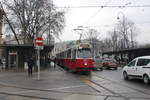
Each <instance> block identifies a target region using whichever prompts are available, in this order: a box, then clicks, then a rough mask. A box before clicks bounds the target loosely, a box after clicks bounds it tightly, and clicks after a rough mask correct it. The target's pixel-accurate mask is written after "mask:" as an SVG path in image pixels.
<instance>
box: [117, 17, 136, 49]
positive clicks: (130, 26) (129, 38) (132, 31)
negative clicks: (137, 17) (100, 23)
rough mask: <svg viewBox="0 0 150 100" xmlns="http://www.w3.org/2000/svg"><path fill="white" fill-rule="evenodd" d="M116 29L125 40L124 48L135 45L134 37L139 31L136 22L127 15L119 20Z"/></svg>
mask: <svg viewBox="0 0 150 100" xmlns="http://www.w3.org/2000/svg"><path fill="white" fill-rule="evenodd" d="M116 31H117V32H119V34H120V38H121V39H120V40H123V43H122V44H123V48H130V47H133V46H134V44H133V43H134V39H135V36H137V31H136V27H135V25H134V23H133V22H132V21H130V20H129V19H127V18H126V17H125V16H124V17H123V19H122V20H119V22H118V24H117V25H116Z"/></svg>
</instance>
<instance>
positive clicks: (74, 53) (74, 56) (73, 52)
mask: <svg viewBox="0 0 150 100" xmlns="http://www.w3.org/2000/svg"><path fill="white" fill-rule="evenodd" d="M72 59H76V50H73V51H72Z"/></svg>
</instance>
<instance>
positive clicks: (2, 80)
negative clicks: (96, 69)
mask: <svg viewBox="0 0 150 100" xmlns="http://www.w3.org/2000/svg"><path fill="white" fill-rule="evenodd" d="M40 76H41V77H40V80H37V72H36V73H35V72H34V73H33V76H32V77H28V75H27V72H17V71H16V72H15V71H14V72H13V71H7V70H5V71H1V72H0V87H1V89H0V94H1V93H2V94H9V95H13V97H14V95H16V97H14V99H12V98H10V100H20V99H19V98H23V97H24V98H26V99H23V100H30V99H29V98H30V97H31V98H35V99H31V100H45V99H48V100H103V99H104V98H105V96H99V93H98V92H96V91H95V90H93V89H92V88H91V87H89V86H88V85H86V84H85V83H83V82H82V81H81V80H79V78H78V77H76V76H75V75H74V74H71V73H68V72H65V71H63V70H62V69H61V68H59V67H56V68H49V69H47V70H44V71H41V74H40ZM22 96H23V97H22ZM6 97H7V96H6ZM0 100H1V96H0ZM8 100H9V99H8ZM21 100H22V99H21Z"/></svg>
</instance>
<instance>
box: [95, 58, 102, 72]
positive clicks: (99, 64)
mask: <svg viewBox="0 0 150 100" xmlns="http://www.w3.org/2000/svg"><path fill="white" fill-rule="evenodd" d="M94 69H95V70H101V71H102V70H103V59H101V58H95V59H94Z"/></svg>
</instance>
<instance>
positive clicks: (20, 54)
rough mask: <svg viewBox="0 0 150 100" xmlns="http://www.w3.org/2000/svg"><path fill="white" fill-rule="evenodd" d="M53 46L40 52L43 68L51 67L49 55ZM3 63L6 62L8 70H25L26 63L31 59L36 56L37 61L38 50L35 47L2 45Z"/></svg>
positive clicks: (46, 47) (45, 47)
mask: <svg viewBox="0 0 150 100" xmlns="http://www.w3.org/2000/svg"><path fill="white" fill-rule="evenodd" d="M53 47H54V46H53V45H52V46H44V48H43V50H41V51H40V52H41V53H40V62H41V63H40V64H41V68H42V67H47V66H48V65H49V61H48V60H49V53H50V52H51V50H52V49H53ZM1 48H2V61H5V63H4V64H5V68H6V69H24V67H25V62H26V61H27V59H28V58H29V57H32V56H34V57H35V60H36V59H37V53H36V51H37V50H36V49H35V47H34V46H33V45H12V44H11V45H8V44H6V45H2V46H1Z"/></svg>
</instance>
